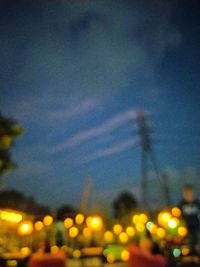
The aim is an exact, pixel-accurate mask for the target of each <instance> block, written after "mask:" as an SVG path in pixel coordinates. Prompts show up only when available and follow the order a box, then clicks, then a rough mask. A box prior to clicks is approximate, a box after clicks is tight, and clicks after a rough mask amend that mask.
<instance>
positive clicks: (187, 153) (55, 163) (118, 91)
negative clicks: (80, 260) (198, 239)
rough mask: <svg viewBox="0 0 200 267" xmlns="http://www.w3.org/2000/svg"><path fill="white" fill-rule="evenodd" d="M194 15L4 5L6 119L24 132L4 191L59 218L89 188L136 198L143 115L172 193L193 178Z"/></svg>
mask: <svg viewBox="0 0 200 267" xmlns="http://www.w3.org/2000/svg"><path fill="white" fill-rule="evenodd" d="M198 13H199V1H184V0H182V1H177V0H175V1H159V0H152V1H148V0H146V1H145V0H143V1H141V0H138V1H125V0H123V1H116V0H115V1H114V0H107V1H106V0H104V1H94V0H93V1H92V0H90V1H89V0H86V1H81V0H79V1H78V0H77V1H76V0H75V1H69V0H63V1H61V0H58V1H42V0H38V1H30V0H29V1H27V0H26V1H25V0H24V1H22V0H21V1H1V3H0V34H1V39H0V55H1V62H0V69H1V71H0V80H1V99H0V100H1V111H2V112H3V113H4V114H5V115H8V116H12V117H14V118H16V119H17V120H18V121H19V122H20V123H21V124H22V125H23V126H24V128H25V133H24V135H23V137H22V138H21V139H19V140H18V141H17V142H16V146H15V148H14V149H13V156H14V158H15V160H16V161H17V163H18V165H19V167H18V168H17V169H16V170H15V171H13V172H12V173H11V174H9V175H7V176H6V177H5V184H6V186H7V188H15V189H17V190H22V191H24V192H26V193H27V194H29V195H33V196H34V197H36V198H37V199H38V200H39V201H41V202H43V203H45V204H51V205H52V206H54V207H55V206H58V205H60V204H62V203H73V202H75V204H76V205H78V203H79V201H80V198H81V195H82V192H83V187H84V184H85V181H86V179H87V177H91V180H92V183H93V186H94V188H95V192H96V199H97V200H98V201H102V200H104V201H110V200H112V198H113V197H114V196H116V194H117V193H118V192H119V191H120V190H128V189H129V190H131V191H133V192H134V193H136V194H138V193H139V187H138V185H139V179H140V149H139V147H137V146H136V145H135V144H136V143H137V141H138V136H137V125H136V123H135V114H136V113H137V111H138V110H146V111H147V112H148V113H149V117H150V123H151V125H152V129H153V132H152V138H153V140H154V141H155V150H156V153H157V158H158V160H159V162H160V165H161V167H162V169H163V170H165V171H166V172H167V173H168V174H169V176H170V183H171V188H172V194H175V190H174V187H175V186H174V185H175V184H179V183H180V182H181V183H182V182H185V181H186V180H187V179H188V178H189V179H194V177H196V175H197V173H198V171H199V169H198V168H199V143H200V142H199V132H200V131H199V130H200V129H199V77H198V74H199V59H200V50H199V33H200V28H199V26H200V23H199V14H198ZM183 174H184V175H183ZM152 179H154V178H152ZM194 181H195V179H194ZM177 190H178V188H177ZM174 199H175V197H174Z"/></svg>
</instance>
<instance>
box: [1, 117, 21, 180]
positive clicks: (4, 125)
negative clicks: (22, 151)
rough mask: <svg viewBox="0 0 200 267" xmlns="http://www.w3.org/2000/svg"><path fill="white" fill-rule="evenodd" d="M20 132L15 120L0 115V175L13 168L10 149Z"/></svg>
mask: <svg viewBox="0 0 200 267" xmlns="http://www.w3.org/2000/svg"><path fill="white" fill-rule="evenodd" d="M22 132H23V129H22V127H21V126H20V125H19V124H18V123H17V122H16V121H15V120H13V119H10V118H6V117H4V116H2V114H0V175H3V174H4V173H6V172H7V171H10V170H12V169H13V168H14V167H15V163H14V162H13V161H12V158H11V155H10V148H11V147H12V146H13V144H14V141H15V139H16V138H17V137H18V136H20V135H21V134H22Z"/></svg>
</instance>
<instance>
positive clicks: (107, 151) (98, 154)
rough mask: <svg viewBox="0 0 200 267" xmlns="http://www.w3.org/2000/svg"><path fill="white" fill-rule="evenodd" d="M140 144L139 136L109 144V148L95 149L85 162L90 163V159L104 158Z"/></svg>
mask: <svg viewBox="0 0 200 267" xmlns="http://www.w3.org/2000/svg"><path fill="white" fill-rule="evenodd" d="M138 144H139V140H138V138H136V139H134V138H129V139H128V140H126V141H123V142H120V143H118V144H115V145H112V146H109V147H107V148H102V149H98V150H97V151H95V152H94V153H93V154H91V155H90V156H88V157H86V158H84V159H83V161H82V162H83V163H88V162H90V161H93V160H96V159H99V158H103V157H107V156H111V155H114V154H119V153H121V152H124V151H126V150H128V149H130V148H132V147H134V146H136V145H138Z"/></svg>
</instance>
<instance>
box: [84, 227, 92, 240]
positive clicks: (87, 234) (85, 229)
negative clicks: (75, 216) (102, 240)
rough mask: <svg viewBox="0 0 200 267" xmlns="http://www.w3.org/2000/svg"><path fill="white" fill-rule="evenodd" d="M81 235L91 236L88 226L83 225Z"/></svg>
mask: <svg viewBox="0 0 200 267" xmlns="http://www.w3.org/2000/svg"><path fill="white" fill-rule="evenodd" d="M83 236H84V237H85V238H91V236H92V231H91V230H90V228H89V227H85V228H84V229H83Z"/></svg>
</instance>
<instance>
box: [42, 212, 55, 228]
mask: <svg viewBox="0 0 200 267" xmlns="http://www.w3.org/2000/svg"><path fill="white" fill-rule="evenodd" d="M43 222H44V225H46V226H49V225H51V224H52V223H53V217H52V216H51V215H46V216H45V217H44V219H43Z"/></svg>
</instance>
